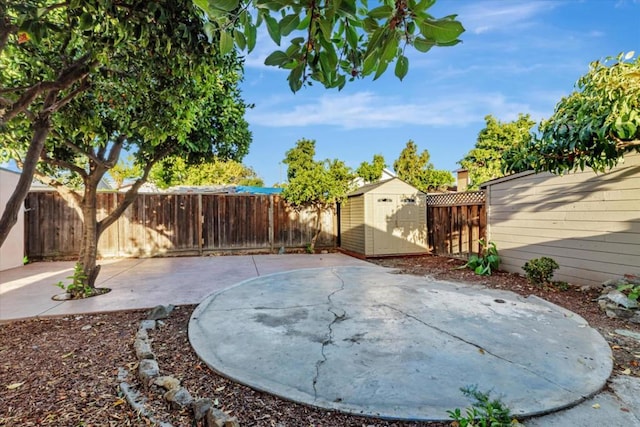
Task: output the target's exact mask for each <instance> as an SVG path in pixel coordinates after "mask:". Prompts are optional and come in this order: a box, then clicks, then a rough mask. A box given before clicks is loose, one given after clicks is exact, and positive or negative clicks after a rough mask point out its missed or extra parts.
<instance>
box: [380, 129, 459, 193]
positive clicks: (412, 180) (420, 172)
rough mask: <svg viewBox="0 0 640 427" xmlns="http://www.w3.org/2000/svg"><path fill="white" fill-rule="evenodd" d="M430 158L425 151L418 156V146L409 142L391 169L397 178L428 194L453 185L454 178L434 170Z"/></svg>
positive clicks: (449, 174) (448, 173)
mask: <svg viewBox="0 0 640 427" xmlns="http://www.w3.org/2000/svg"><path fill="white" fill-rule="evenodd" d="M430 158H431V156H430V155H429V151H427V150H423V151H422V153H420V154H418V146H417V145H416V143H415V142H413V141H411V140H409V141H408V142H407V145H406V146H405V147H404V148H403V149H402V151H401V152H400V156H399V157H398V158H397V159H396V161H395V162H393V169H394V170H395V172H396V174H397V175H398V178H400V179H401V180H403V181H405V182H407V183H409V184H411V185H413V186H414V187H416V188H417V189H418V190H420V191H424V192H428V191H432V190H437V189H442V188H445V187H447V186H449V185H451V184H453V181H454V178H453V175H451V172H449V171H446V170H441V169H436V168H435V167H434V166H433V163H431V162H430V161H429V159H430Z"/></svg>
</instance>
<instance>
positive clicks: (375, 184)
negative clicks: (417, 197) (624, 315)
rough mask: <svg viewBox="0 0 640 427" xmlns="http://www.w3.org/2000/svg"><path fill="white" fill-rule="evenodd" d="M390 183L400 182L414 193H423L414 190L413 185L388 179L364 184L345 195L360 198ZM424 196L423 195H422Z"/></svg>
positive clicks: (398, 179)
mask: <svg viewBox="0 0 640 427" xmlns="http://www.w3.org/2000/svg"><path fill="white" fill-rule="evenodd" d="M392 181H400V182H402V183H404V184H406V185H407V186H409V187H411V188H412V189H414V190H415V191H417V192H419V193H423V192H422V191H420V190H418V189H417V188H415V187H414V186H413V185H411V184H409V183H407V182H405V181H403V180H401V179H400V178H397V177H396V178H390V179H385V180H383V181H377V182H372V183H371V184H366V185H363V186H362V187H360V188H358V189H356V190H354V191H353V192H351V193H349V194H347V197H355V196H361V195H363V194H365V193H370V192H371V191H373V190H375V189H378V188H380V187H384V186H385V185H386V184H388V183H390V182H392ZM423 194H424V193H423Z"/></svg>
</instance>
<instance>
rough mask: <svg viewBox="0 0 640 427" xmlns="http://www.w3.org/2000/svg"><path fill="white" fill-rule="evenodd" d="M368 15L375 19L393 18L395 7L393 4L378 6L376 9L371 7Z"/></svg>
mask: <svg viewBox="0 0 640 427" xmlns="http://www.w3.org/2000/svg"><path fill="white" fill-rule="evenodd" d="M367 16H369V17H371V18H373V19H384V18H391V17H392V16H393V8H392V7H391V6H387V5H384V6H378V7H376V8H375V9H371V10H370V11H369V13H367Z"/></svg>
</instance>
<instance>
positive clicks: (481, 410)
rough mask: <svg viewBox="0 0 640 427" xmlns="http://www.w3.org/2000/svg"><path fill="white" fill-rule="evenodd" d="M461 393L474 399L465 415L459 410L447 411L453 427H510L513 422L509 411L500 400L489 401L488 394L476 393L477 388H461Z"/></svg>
mask: <svg viewBox="0 0 640 427" xmlns="http://www.w3.org/2000/svg"><path fill="white" fill-rule="evenodd" d="M460 391H462V393H463V394H464V395H465V396H467V397H471V398H473V399H474V402H473V403H472V404H471V407H470V408H467V410H466V412H465V414H463V413H462V411H461V410H460V409H459V408H456V409H455V410H453V411H447V413H448V414H449V418H451V419H452V420H453V425H456V426H459V427H476V426H477V427H510V426H512V425H513V424H517V421H516V422H514V420H512V416H511V410H510V409H509V408H508V407H507V406H506V405H505V404H504V403H502V401H501V400H500V399H493V400H492V399H490V398H489V394H490V393H489V392H487V393H482V392H480V391H478V388H477V386H475V385H474V386H469V387H463V388H461V389H460Z"/></svg>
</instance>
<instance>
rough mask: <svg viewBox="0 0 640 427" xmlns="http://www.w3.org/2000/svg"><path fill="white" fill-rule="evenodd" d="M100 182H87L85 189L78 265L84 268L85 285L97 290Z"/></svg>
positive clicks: (89, 180)
mask: <svg viewBox="0 0 640 427" xmlns="http://www.w3.org/2000/svg"><path fill="white" fill-rule="evenodd" d="M97 182H99V180H97V181H96V180H95V179H93V177H92V178H90V179H88V180H87V183H86V184H85V189H84V199H83V201H82V216H83V222H82V241H81V245H80V256H79V258H78V264H79V265H80V266H81V268H82V273H83V275H84V278H83V280H82V282H83V284H84V285H86V286H89V287H91V288H95V282H96V278H97V277H98V273H99V272H100V266H99V265H96V260H97V258H98V239H99V238H100V232H99V230H98V209H97V193H98V189H97V188H98V185H97Z"/></svg>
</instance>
